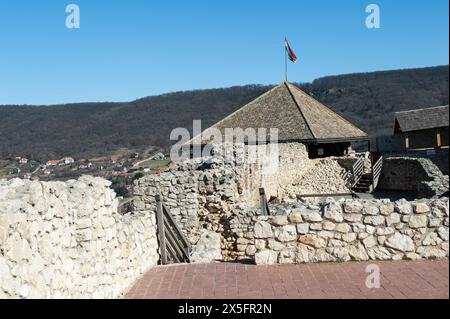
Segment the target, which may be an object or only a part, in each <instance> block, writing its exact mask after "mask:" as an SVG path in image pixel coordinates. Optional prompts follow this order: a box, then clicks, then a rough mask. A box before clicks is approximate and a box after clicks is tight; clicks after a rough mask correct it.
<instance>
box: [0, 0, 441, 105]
mask: <svg viewBox="0 0 450 319" xmlns="http://www.w3.org/2000/svg"><path fill="white" fill-rule="evenodd" d="M69 3H75V4H77V5H78V6H79V8H80V11H81V28H80V29H72V30H69V29H67V28H66V26H65V20H66V16H67V15H68V14H67V13H66V12H65V7H66V5H67V4H69ZM370 3H377V4H378V5H379V7H380V9H381V28H380V29H367V28H366V26H365V19H366V16H367V15H368V13H366V12H365V8H366V6H367V5H368V4H370ZM448 6H449V3H448V0H428V1H411V0H409V1H407V0H395V1H392V0H379V1H376V2H374V1H370V0H367V1H362V0H340V1H339V0H318V1H310V0H292V1H291V0H285V1H275V0H272V1H264V0H247V1H244V0H240V1H238V0H226V1H225V0H222V1H214V0H209V1H206V0H200V1H197V0H189V1H187V0H185V1H177V0H172V1H149V0H145V1H144V0H129V1H119V0H109V1H107V0H96V1H93V0H72V1H60V0H51V1H50V0H48V1H42V0H41V1H35V0H28V1H26V0H1V1H0V104H56V103H68V102H83V101H127V100H133V99H136V98H140V97H144V96H148V95H155V94H160V93H165V92H172V91H178V90H189V89H203V88H213V87H228V86H232V85H243V84H251V83H260V84H274V83H279V82H281V81H282V80H283V78H284V47H283V39H284V36H287V37H288V39H289V41H290V43H291V46H292V48H293V50H294V52H295V53H296V54H297V56H298V57H299V61H298V63H297V64H290V65H289V80H290V81H293V82H294V81H295V82H307V81H311V80H313V79H315V78H318V77H321V76H326V75H334V74H343V73H352V72H369V71H375V70H388V69H399V68H412V67H425V66H434V65H442V64H448V59H449V52H448V45H449V40H448V38H449V21H448V19H449V16H448V10H449V8H448Z"/></svg>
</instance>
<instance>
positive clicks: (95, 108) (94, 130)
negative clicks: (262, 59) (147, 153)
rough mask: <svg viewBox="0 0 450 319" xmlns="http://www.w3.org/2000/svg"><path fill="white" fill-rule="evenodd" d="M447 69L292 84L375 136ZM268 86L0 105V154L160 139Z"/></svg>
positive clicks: (438, 95) (444, 87) (96, 149)
mask: <svg viewBox="0 0 450 319" xmlns="http://www.w3.org/2000/svg"><path fill="white" fill-rule="evenodd" d="M448 72H449V67H448V66H439V67H430V68H422V69H408V70H395V71H383V72H372V73H360V74H347V75H339V76H330V77H324V78H320V79H317V80H315V81H313V82H312V83H304V84H299V85H300V86H301V87H302V88H303V89H304V90H305V91H306V92H308V93H310V94H311V95H313V96H314V97H315V98H317V99H318V100H319V101H321V102H323V103H324V104H325V105H327V106H329V107H330V108H331V109H333V110H334V111H336V112H337V113H339V114H341V115H343V116H344V117H345V118H347V119H348V120H350V121H352V122H353V123H355V124H356V125H358V126H359V127H360V128H362V129H363V130H365V131H366V132H368V133H369V134H371V135H373V136H374V135H384V134H391V132H392V130H393V113H394V112H396V111H403V110H408V109H415V108H422V107H430V106H438V105H446V104H448V99H449V98H448V88H449V81H448V78H449V77H448ZM272 87H273V86H263V85H246V86H235V87H230V88H223V89H208V90H194V91H185V92H175V93H169V94H163V95H159V96H150V97H146V98H142V99H138V100H135V101H132V102H126V103H82V104H66V105H52V106H18V105H5V106H0V156H2V157H6V156H8V155H13V156H15V155H21V156H28V157H31V158H34V159H38V160H41V161H44V160H47V159H49V158H60V157H62V156H66V155H69V156H73V157H75V158H80V157H84V158H86V157H93V156H98V155H107V154H111V153H113V152H114V151H116V150H117V149H119V148H122V147H128V148H133V149H140V148H147V147H150V146H160V147H167V146H168V145H170V144H171V143H173V142H171V141H169V135H170V132H171V130H172V129H173V128H175V127H186V128H188V129H189V128H192V120H194V119H201V120H202V126H203V128H206V127H208V126H210V125H212V124H214V123H215V122H217V121H219V120H220V119H222V118H223V117H225V116H226V115H228V114H230V113H232V112H234V111H235V110H237V109H238V108H240V107H241V106H243V105H245V104H246V103H248V102H250V101H251V100H253V99H254V98H256V97H257V96H259V95H261V94H262V93H264V92H266V91H267V90H269V89H270V88H272ZM0 102H1V101H0Z"/></svg>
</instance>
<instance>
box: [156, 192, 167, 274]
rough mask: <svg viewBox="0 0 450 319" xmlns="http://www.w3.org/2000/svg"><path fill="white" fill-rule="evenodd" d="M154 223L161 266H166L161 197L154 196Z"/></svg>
mask: <svg viewBox="0 0 450 319" xmlns="http://www.w3.org/2000/svg"><path fill="white" fill-rule="evenodd" d="M156 221H157V224H158V240H159V251H160V253H161V264H162V265H165V264H167V250H166V241H165V238H164V215H163V206H162V199H161V195H156Z"/></svg>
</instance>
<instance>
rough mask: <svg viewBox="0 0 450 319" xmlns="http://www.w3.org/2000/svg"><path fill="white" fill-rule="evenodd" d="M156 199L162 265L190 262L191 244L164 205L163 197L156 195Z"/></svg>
mask: <svg viewBox="0 0 450 319" xmlns="http://www.w3.org/2000/svg"><path fill="white" fill-rule="evenodd" d="M155 199H156V220H157V226H158V229H157V230H158V241H159V248H160V253H161V264H163V265H166V264H168V263H170V262H178V263H181V262H189V251H190V245H189V242H188V241H187V239H186V237H185V236H184V235H183V233H182V232H181V230H180V228H179V227H178V225H177V223H176V222H175V220H174V219H173V217H172V213H171V212H170V210H169V209H168V208H167V206H166V205H165V204H164V201H163V200H162V197H161V195H156V196H155Z"/></svg>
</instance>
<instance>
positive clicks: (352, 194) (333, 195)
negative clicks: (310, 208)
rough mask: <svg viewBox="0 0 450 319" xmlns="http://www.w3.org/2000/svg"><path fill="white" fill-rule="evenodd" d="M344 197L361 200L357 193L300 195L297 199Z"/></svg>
mask: <svg viewBox="0 0 450 319" xmlns="http://www.w3.org/2000/svg"><path fill="white" fill-rule="evenodd" d="M342 196H351V197H352V198H359V196H358V194H356V193H355V192H350V193H334V194H332V193H326V194H299V195H297V198H307V197H342Z"/></svg>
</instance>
